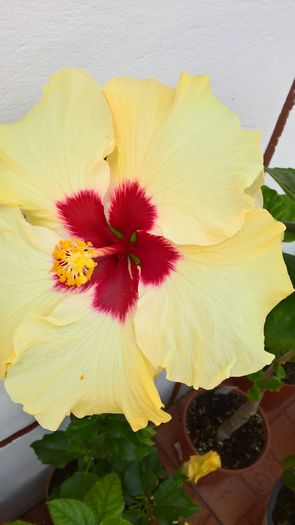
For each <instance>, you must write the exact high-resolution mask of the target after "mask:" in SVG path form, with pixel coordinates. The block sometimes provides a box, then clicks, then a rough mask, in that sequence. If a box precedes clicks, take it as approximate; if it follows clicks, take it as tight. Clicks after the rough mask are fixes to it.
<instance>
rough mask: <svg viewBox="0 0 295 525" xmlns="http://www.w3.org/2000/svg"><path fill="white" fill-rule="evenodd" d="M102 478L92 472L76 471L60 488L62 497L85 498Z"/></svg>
mask: <svg viewBox="0 0 295 525" xmlns="http://www.w3.org/2000/svg"><path fill="white" fill-rule="evenodd" d="M99 480H100V478H99V476H97V475H96V474H93V473H92V472H75V473H74V474H73V475H72V476H71V477H70V478H68V479H66V481H64V483H63V484H62V486H61V488H60V496H61V498H70V499H84V497H85V496H86V494H87V493H88V492H89V491H90V489H92V487H93V486H94V485H95V483H96V482H97V481H99Z"/></svg>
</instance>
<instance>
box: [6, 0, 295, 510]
mask: <svg viewBox="0 0 295 525" xmlns="http://www.w3.org/2000/svg"><path fill="white" fill-rule="evenodd" d="M0 13H1V14H0V68H1V73H0V121H6V122H8V121H12V120H15V119H17V118H19V117H21V116H22V115H23V114H24V113H25V112H26V111H27V110H28V109H29V108H30V107H31V105H32V104H33V103H34V102H35V101H36V100H37V99H38V96H39V94H40V90H41V87H42V85H43V84H44V83H45V82H46V81H47V79H48V76H49V75H50V74H51V73H52V72H53V71H56V70H58V69H60V68H63V67H66V66H78V67H82V68H85V69H87V70H88V71H89V72H90V73H92V74H93V75H94V76H95V77H96V78H97V80H99V81H100V82H104V81H105V80H106V79H107V78H110V77H112V76H118V75H134V76H137V77H146V76H155V77H157V78H159V79H160V80H162V81H164V82H166V83H169V84H172V85H173V84H175V83H176V81H177V77H178V74H179V72H180V71H182V70H186V71H188V72H191V73H210V74H211V76H212V82H213V87H214V89H215V92H216V94H218V95H219V97H220V98H221V99H222V100H223V101H224V102H225V103H226V104H228V105H229V106H230V107H231V108H232V109H233V110H234V111H236V112H237V113H239V115H240V117H241V120H242V123H243V125H244V126H246V127H248V128H259V129H261V130H262V132H263V144H264V145H265V144H266V143H267V141H268V139H269V137H270V134H271V132H272V129H273V126H274V124H275V121H276V118H277V116H278V114H279V112H280V109H281V106H282V104H283V102H284V99H285V97H286V93H287V91H288V89H289V86H290V84H291V81H292V77H293V75H294V67H293V64H294V48H295V33H294V16H295V3H294V1H293V0H290V1H289V0H279V1H278V0H259V1H258V0H223V1H218V0H183V1H180V0H177V1H175V0H158V1H156V0H149V1H143V0H137V1H136V0H83V2H81V0H46V1H45V0H25V1H23V0H11V1H10V2H7V1H6V0H0ZM292 122H293V124H292V123H291V121H290V123H289V124H288V129H287V132H286V133H287V134H284V136H283V142H281V143H280V145H279V148H278V150H277V157H275V158H274V163H277V164H280V165H283V164H291V163H293V165H294V153H293V152H294V114H293V120H292ZM276 158H277V162H276ZM292 159H293V162H292ZM170 389H171V385H168V384H167V383H165V382H164V380H160V390H161V392H162V394H163V395H164V397H166V398H167V395H168V394H169V391H170ZM0 413H1V423H0V441H1V439H4V438H6V437H7V436H8V435H10V434H12V433H13V432H15V431H17V430H19V429H20V428H22V427H24V426H25V425H28V424H29V423H31V422H32V418H31V417H30V416H27V415H25V414H23V413H22V411H21V408H20V407H19V406H17V405H13V404H12V403H11V402H10V401H9V400H8V398H7V396H6V395H5V394H4V392H3V391H2V390H1V387H0ZM40 433H41V430H40V429H38V430H35V431H32V432H31V433H30V434H28V435H26V436H25V437H22V438H19V439H17V440H16V441H14V442H13V443H12V444H11V445H8V446H7V447H6V448H2V449H0V487H1V488H0V517H1V513H2V514H5V515H6V516H9V515H13V514H14V513H15V512H17V507H16V500H15V498H14V495H16V494H17V501H18V504H19V508H25V507H26V506H27V505H29V504H31V503H32V502H33V500H32V494H34V495H35V496H36V498H38V497H39V495H40V494H41V490H42V480H44V475H43V472H44V469H43V467H41V466H40V465H39V464H38V462H36V460H34V458H33V456H32V452H31V450H30V449H29V447H28V445H29V443H30V441H32V440H33V439H35V438H36V435H39V434H40Z"/></svg>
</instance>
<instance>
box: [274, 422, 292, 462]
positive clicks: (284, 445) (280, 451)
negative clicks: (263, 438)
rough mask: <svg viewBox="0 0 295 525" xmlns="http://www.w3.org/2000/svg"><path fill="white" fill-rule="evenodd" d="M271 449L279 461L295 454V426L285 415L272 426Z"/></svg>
mask: <svg viewBox="0 0 295 525" xmlns="http://www.w3.org/2000/svg"><path fill="white" fill-rule="evenodd" d="M271 448H272V450H273V453H274V455H275V457H276V459H277V460H279V461H281V460H282V459H283V458H285V457H286V456H288V455H289V454H294V453H295V425H294V424H293V422H292V421H291V420H290V419H289V418H288V417H287V416H285V414H281V416H280V417H278V418H277V419H276V420H275V421H274V422H273V423H272V425H271Z"/></svg>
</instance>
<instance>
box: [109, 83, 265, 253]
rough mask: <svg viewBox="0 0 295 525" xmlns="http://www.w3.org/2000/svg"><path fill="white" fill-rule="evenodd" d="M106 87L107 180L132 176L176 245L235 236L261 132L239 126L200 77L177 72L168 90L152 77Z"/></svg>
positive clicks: (247, 202) (255, 169)
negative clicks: (112, 143) (110, 129)
mask: <svg viewBox="0 0 295 525" xmlns="http://www.w3.org/2000/svg"><path fill="white" fill-rule="evenodd" d="M104 92H105V95H106V98H107V100H108V103H109V105H110V108H111V111H112V115H113V119H114V128H115V138H116V145H117V150H116V152H115V153H114V154H113V155H112V156H111V158H109V159H108V160H109V162H110V166H111V176H112V178H113V180H115V181H116V182H119V181H122V180H126V179H138V180H139V182H140V183H141V184H142V185H143V186H144V187H145V189H146V191H147V192H148V194H149V195H150V196H151V197H152V199H153V202H154V203H155V204H156V205H157V208H158V225H159V227H160V228H161V230H162V232H163V234H164V235H165V236H166V237H168V238H169V239H171V240H172V241H174V242H176V243H178V244H202V245H210V244H216V243H218V242H220V241H223V240H224V239H225V238H227V237H230V236H232V235H234V234H235V233H236V232H237V231H238V230H239V229H240V228H241V227H242V225H243V223H244V218H245V210H247V209H250V208H252V207H253V206H254V199H253V197H252V196H251V195H249V194H246V188H248V187H249V186H251V185H252V184H253V182H254V181H255V180H256V178H257V177H258V175H259V174H260V172H261V170H262V155H261V153H260V150H259V145H260V134H259V133H258V132H254V131H248V130H243V129H242V128H241V126H240V123H239V119H238V117H237V116H236V115H234V113H232V112H231V111H229V110H228V109H227V108H226V107H225V106H224V105H223V104H221V103H220V102H219V101H218V100H217V99H216V98H215V97H214V95H213V93H212V91H211V88H210V83H209V78H208V77H207V76H205V75H201V76H190V75H188V74H182V75H181V77H180V80H179V83H178V86H177V88H176V90H174V91H173V90H169V89H167V88H166V87H165V86H162V85H161V84H160V83H157V82H156V81H153V80H141V81H140V80H134V79H130V78H128V79H124V78H121V79H113V80H111V81H109V82H108V83H107V84H106V86H105V89H104Z"/></svg>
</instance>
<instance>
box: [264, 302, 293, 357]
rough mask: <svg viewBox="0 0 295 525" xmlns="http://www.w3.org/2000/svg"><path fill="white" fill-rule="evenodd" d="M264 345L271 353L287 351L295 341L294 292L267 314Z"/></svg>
mask: <svg viewBox="0 0 295 525" xmlns="http://www.w3.org/2000/svg"><path fill="white" fill-rule="evenodd" d="M264 334H265V346H266V348H268V349H269V350H271V351H272V352H273V353H276V354H277V353H278V354H279V353H282V352H288V351H289V350H292V349H293V348H294V341H295V293H293V294H291V295H289V297H287V298H286V299H284V300H283V301H281V302H280V303H279V304H278V305H277V306H276V307H275V308H274V309H273V310H272V311H271V312H270V313H269V314H268V316H267V318H266V322H265V326H264Z"/></svg>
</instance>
